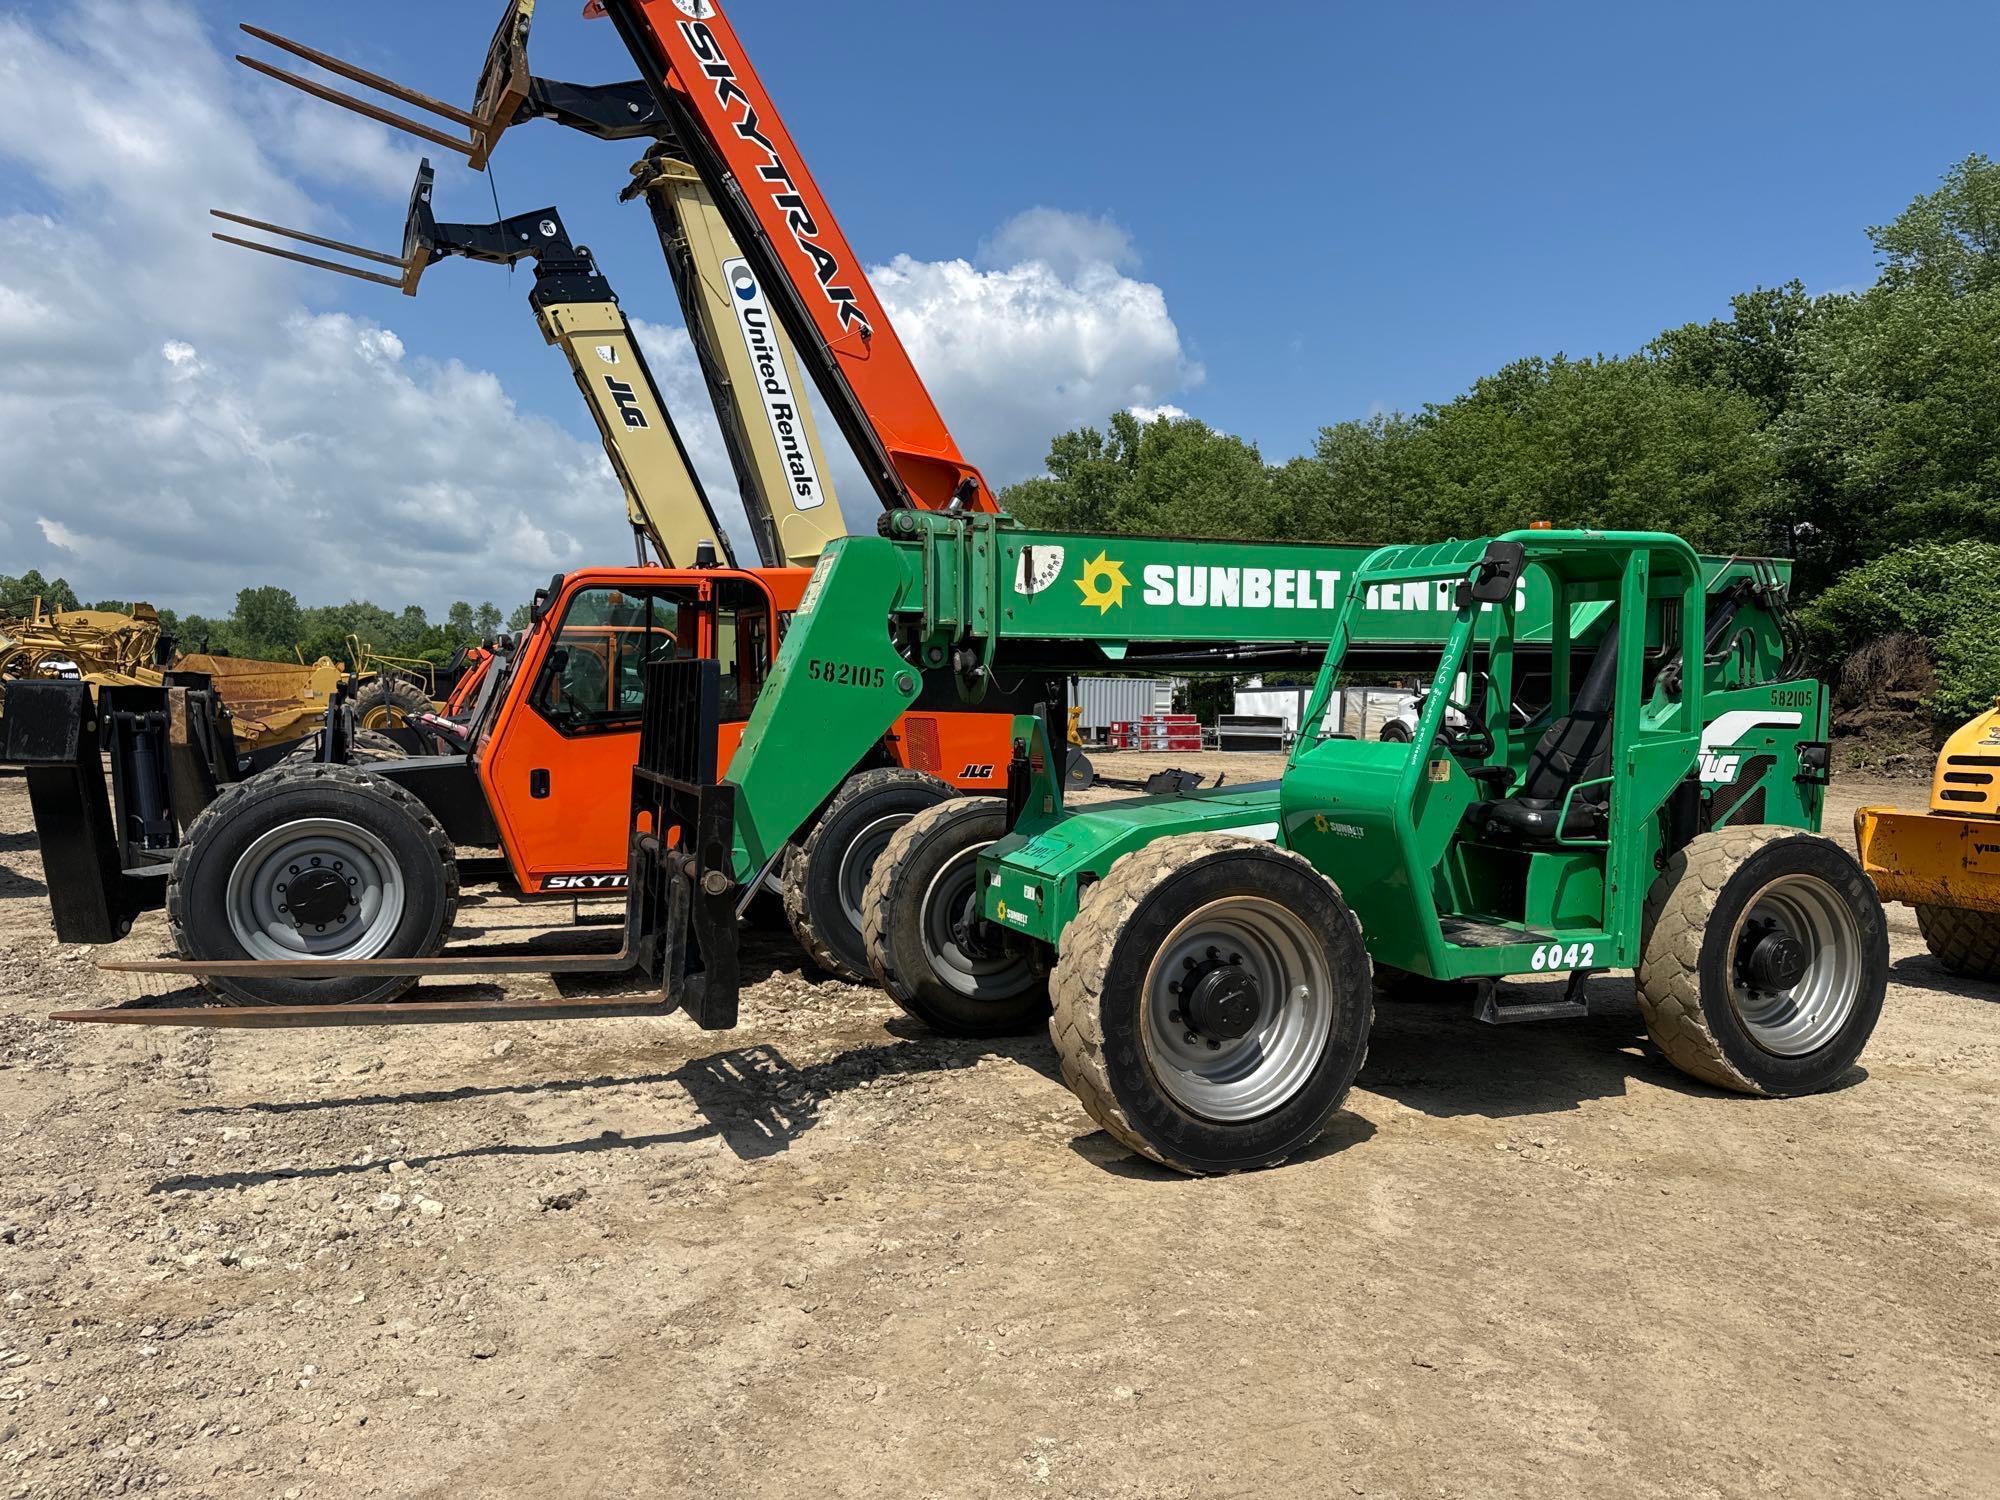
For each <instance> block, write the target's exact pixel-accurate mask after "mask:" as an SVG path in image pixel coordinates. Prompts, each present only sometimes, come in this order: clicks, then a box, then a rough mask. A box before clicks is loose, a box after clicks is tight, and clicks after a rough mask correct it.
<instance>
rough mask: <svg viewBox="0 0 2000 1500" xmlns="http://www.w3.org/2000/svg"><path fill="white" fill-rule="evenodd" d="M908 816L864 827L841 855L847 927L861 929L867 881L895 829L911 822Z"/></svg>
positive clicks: (842, 905) (884, 818)
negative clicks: (862, 907) (862, 900)
mask: <svg viewBox="0 0 2000 1500" xmlns="http://www.w3.org/2000/svg"><path fill="white" fill-rule="evenodd" d="M910 817H911V814H909V813H887V814H885V815H883V816H882V817H879V818H876V819H875V820H874V821H873V822H870V823H866V824H864V825H863V826H862V829H861V831H860V832H859V833H857V834H855V835H854V837H853V838H852V839H850V840H848V843H847V847H846V848H845V849H843V850H841V852H840V878H839V879H838V880H837V881H836V882H835V884H836V885H837V886H838V887H839V888H840V911H841V915H842V916H844V917H846V918H847V925H848V926H850V927H852V928H853V929H854V930H855V931H856V932H859V931H860V930H861V899H862V897H863V896H865V895H866V894H867V892H868V879H869V877H870V876H871V875H873V874H874V873H875V861H876V860H877V859H879V858H881V856H882V851H883V850H884V849H886V848H888V847H889V840H890V839H891V838H893V837H894V836H895V833H896V830H897V829H898V828H901V827H902V826H903V825H904V824H905V823H907V822H909V821H910Z"/></svg>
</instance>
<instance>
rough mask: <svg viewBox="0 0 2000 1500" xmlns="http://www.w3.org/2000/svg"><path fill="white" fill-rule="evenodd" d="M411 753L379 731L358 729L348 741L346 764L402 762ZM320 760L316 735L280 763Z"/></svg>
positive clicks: (301, 764)
mask: <svg viewBox="0 0 2000 1500" xmlns="http://www.w3.org/2000/svg"><path fill="white" fill-rule="evenodd" d="M409 753H410V752H409V751H407V750H405V749H404V748H403V747H402V746H401V745H399V744H397V743H396V742H395V741H394V740H392V739H390V738H389V736H388V735H386V734H384V733H382V732H381V731H380V730H379V729H357V730H355V731H354V734H353V736H352V737H351V738H350V739H349V741H348V746H347V760H346V764H348V765H350V766H365V765H368V764H369V763H371V762H373V761H378V760H401V759H403V758H404V757H405V756H407V755H408V754H409ZM318 759H319V737H318V736H317V735H315V736H314V737H313V738H312V739H311V740H309V741H308V742H307V743H305V744H303V745H301V746H299V748H298V749H296V750H294V751H292V752H291V753H290V754H289V755H287V756H285V757H284V758H283V759H282V760H280V761H279V762H278V764H279V765H281V766H304V765H311V764H312V763H313V762H315V761H317V760H318Z"/></svg>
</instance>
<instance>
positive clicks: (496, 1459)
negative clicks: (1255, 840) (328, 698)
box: [0, 757, 2000, 1500]
mask: <svg viewBox="0 0 2000 1500" xmlns="http://www.w3.org/2000/svg"><path fill="white" fill-rule="evenodd" d="M1116 759H1118V760H1122V762H1123V764H1122V765H1120V766H1119V769H1120V770H1121V771H1122V770H1126V769H1129V768H1131V767H1133V766H1134V764H1135V762H1136V758H1135V757H1123V758H1116ZM1227 763H1228V764H1230V765H1232V766H1233V767H1240V768H1241V769H1238V770H1237V771H1236V772H1235V774H1234V775H1233V777H1232V779H1234V780H1239V781H1240V780H1248V779H1253V778H1254V775H1255V774H1256V769H1259V768H1257V767H1256V766H1255V762H1254V760H1253V759H1252V758H1249V757H1230V758H1228V762H1227ZM1113 764H1114V760H1113V759H1107V761H1106V765H1107V768H1109V767H1110V766H1112V765H1113ZM1267 764H1268V763H1267ZM1921 797H1922V788H1921V787H1920V786H1912V785H1910V784H1908V783H1882V782H1865V781H1861V780H1857V779H1848V780H1846V781H1845V782H1843V783H1841V784H1839V785H1837V786H1836V788H1835V796H1834V802H1835V810H1834V812H1833V813H1832V815H1831V816H1830V817H1829V819H1828V824H1829V828H1830V829H1831V830H1832V831H1834V832H1836V833H1837V834H1839V835H1840V836H1842V837H1845V836H1846V829H1847V826H1848V822H1849V814H1850V812H1851V809H1852V808H1853V807H1854V805H1855V804H1856V803H1857V802H1859V801H1864V800H1867V801H1874V800H1900V801H1906V802H1907V801H1910V800H1913V799H1919V800H1920V799H1921ZM40 877H41V865H40V862H39V859H38V858H37V854H36V847H35V841H34V837H33V834H32V832H31V823H30V819H29V814H28V805H27V798H26V795H25V792H24V789H23V786H22V783H21V782H20V781H18V780H8V779H0V945H4V957H0V1129H3V1130H4V1132H5V1149H6V1151H7V1153H8V1156H9V1158H10V1160H9V1169H8V1170H7V1172H6V1175H5V1177H4V1179H0V1500H4V1497H20V1496H37V1497H40V1496H84V1495H89V1496H98V1495H106V1494H124V1493H127V1492H137V1493H155V1492H163V1493H166V1494H170V1495H180V1496H231V1497H234V1496H267V1495H268V1496H332V1495H340V1496H357V1495H359V1496H372V1495H381V1496H431V1495H437V1496H443V1495H452V1496H465V1495H475V1496H479V1495H536V1496H565V1497H566V1496H577V1497H584V1496H590V1497H602V1496H623V1495H640V1494H659V1495H675V1496H681V1495H686V1496H701V1497H707V1496H722V1497H728V1496H752V1495H754V1496H767V1495H768V1496H786V1497H789V1496H799V1497H823V1496H871V1497H875V1496H1040V1495H1047V1496H1088V1497H1133V1500H1156V1497H1190V1500H1221V1497H1225V1496H1258V1497H1265V1496H1310V1497H1322V1496H1348V1495H1367V1496H1409V1497H1418V1496H1425V1497H1432V1496H1464V1497H1480V1500H1487V1497H1507V1496H1522V1497H1529V1496H1533V1497H1543V1496H1551V1495H1581V1496H1606V1497H1618V1500H1631V1497H1651V1496H1658V1497H1671V1500H1699V1497H1719V1496H1732V1497H1733V1496H1756V1497H1770V1496H1802V1497H1805V1496H1810V1497H1814V1500H1824V1497H1835V1496H1839V1497H1845V1496H1883V1497H1892V1496H1893V1497H1905V1496H1950V1497H1955V1500H1957V1497H1973V1496H1981V1495H2000V1274H1996V1269H2000V1267H1997V1266H1996V1263H1997V1262H2000V1238H1996V1232H2000V1144H1996V1141H1997V1140H2000V1135H1996V1107H2000V1004H1996V1002H2000V989H1995V988H1990V987H1984V986H1977V985H1969V984H1964V983H1959V982H1955V981H1953V980H1951V979H1950V978H1949V977H1948V976H1946V975H1944V974H1943V973H1942V972H1941V971H1940V970H1939V969H1938V968H1936V967H1935V966H1934V965H1933V964H1932V963H1931V962H1930V960H1929V959H1928V957H1927V956H1925V954H1924V952H1923V949H1922V946H1921V944H1920V942H1919V940H1918V937H1917V933H1916V928H1915V925H1914V922H1913V920H1912V918H1911V916H1910V914H1909V913H1908V912H1907V911H1906V910H1903V909H1901V908H1897V909H1893V910H1892V913H1891V918H1890V922H1891V933H1892V941H1893V958H1894V964H1895V968H1894V975H1893V983H1892V986H1891V989H1890V993H1889V1003H1888V1007H1887V1010H1886V1012H1885V1014H1884V1016H1883V1020H1882V1024H1881V1028H1880V1030H1879V1031H1878V1032H1877V1033H1876V1036H1875V1040H1874V1043H1873V1045H1872V1046H1870V1048H1869V1049H1868V1051H1867V1053H1866V1054H1865V1055H1864V1057H1863V1059H1862V1062H1863V1065H1864V1070H1865V1076H1858V1077H1857V1079H1856V1080H1855V1081H1854V1082H1853V1084H1852V1085H1851V1086H1848V1087H1845V1088H1842V1089H1840V1090H1839V1091H1837V1092H1833V1093H1829V1094H1825V1095H1821V1096H1818V1097H1815V1098H1810V1099H1803V1100H1796V1101H1791V1102H1783V1103H1778V1102H1766V1101H1755V1100H1749V1099H1743V1098H1737V1097H1733V1096H1728V1095H1723V1094H1719V1093H1716V1092H1714V1091H1712V1090H1709V1089H1707V1088H1703V1087H1700V1086H1698V1085H1695V1084H1693V1083H1691V1082H1690V1081H1689V1080H1687V1079H1685V1078H1683V1077H1682V1076H1681V1075H1679V1074H1678V1073H1676V1072H1674V1071H1672V1070H1671V1069H1670V1068H1669V1067H1667V1066H1666V1065H1665V1064H1664V1063H1663V1062H1662V1061H1661V1060H1660V1059H1659V1058H1658V1057H1657V1056H1656V1055H1655V1054H1654V1053H1653V1052H1652V1051H1651V1049H1650V1048H1649V1047H1648V1046H1647V1044H1646V1042H1645V1040H1644V1033H1643V1029H1642V1027H1641V1025H1640V1022H1639V1020H1638V1016H1637V1012H1636V1010H1635V1008H1634V1006H1633V1003H1632V1000H1631V986H1630V984H1629V982H1628V981H1626V980H1622V979H1621V980H1612V979H1604V980H1601V981H1599V982H1598V983H1597V985H1596V986H1595V988H1594V992H1593V996H1592V999H1593V1003H1594V1005H1595V1006H1596V1008H1597V1010H1596V1014H1595V1015H1594V1016H1593V1017H1592V1018H1591V1019H1590V1020H1588V1021H1583V1022H1570V1023H1543V1024H1539V1025H1537V1024H1528V1025H1518V1026H1510V1027H1502V1028H1489V1027H1482V1026H1480V1025H1478V1024H1477V1023H1475V1022H1474V1021H1473V1019H1472V1018H1471V1016H1470V1015H1467V1014H1463V1013H1461V1012H1460V1011H1458V1010H1457V1009H1455V1008H1453V1009H1444V1008H1440V1007H1437V1006H1428V1005H1417V1006H1410V1005H1403V1006H1391V1005H1385V1006H1383V1007H1382V1008H1381V1010H1380V1012H1379V1017H1378V1021H1377V1025H1376V1030H1375V1035H1374V1045H1373V1051H1372V1053H1371V1055H1370V1059H1369V1062H1368V1065H1367V1067H1366V1069H1365V1070H1364V1071H1363V1073H1362V1075H1361V1078H1360V1082H1359V1085H1358V1086H1357V1087H1356V1089H1355V1091H1354V1093H1353V1095H1352V1096H1351V1098H1350V1099H1349V1101H1348V1106H1347V1110H1346V1112H1345V1113H1344V1114H1343V1115H1341V1116H1340V1117H1339V1119H1338V1121H1337V1123H1336V1126H1335V1128H1334V1129H1333V1130H1332V1131H1331V1133H1330V1134H1329V1135H1328V1136H1327V1138H1326V1139H1325V1141H1324V1142H1323V1143H1322V1144H1321V1145H1320V1146H1319V1147H1318V1148H1317V1149H1315V1150H1314V1151H1312V1152H1310V1153H1308V1154H1307V1155H1306V1156H1305V1157H1303V1158H1302V1159H1299V1160H1297V1161H1294V1162H1292V1163H1290V1164H1288V1165H1286V1166H1284V1167H1282V1168H1279V1169H1277V1170H1275V1171H1270V1172H1265V1173H1258V1174H1251V1175H1246V1176H1240V1177H1235V1178H1228V1179H1220V1180H1209V1181H1193V1180H1188V1179H1184V1178H1180V1177H1176V1176H1172V1175H1169V1174H1167V1173H1165V1172H1162V1171H1159V1170H1156V1169H1154V1168H1153V1167H1151V1166H1149V1165H1147V1164H1145V1163H1143V1162H1141V1161H1139V1160H1136V1159H1135V1158H1133V1157H1132V1156H1130V1155H1129V1154H1127V1153H1126V1152H1124V1151H1123V1150H1122V1149H1119V1148H1117V1147H1116V1146H1114V1145H1113V1144H1112V1143H1111V1142H1110V1141H1109V1139H1108V1138H1107V1137H1106V1136H1104V1135H1102V1134H1101V1133H1098V1132H1096V1131H1094V1130H1093V1129H1092V1128H1091V1126H1090V1124H1089V1121H1088V1119H1087V1118H1086V1117H1085V1116H1084V1115H1083V1113H1082V1112H1081V1110H1080V1109H1079V1108H1078V1107H1077V1106H1076V1105H1075V1104H1074V1103H1073V1102H1072V1100H1071V1098H1070V1096H1069V1094H1068V1093H1067V1092H1066V1091H1065V1090H1064V1089H1063V1087H1062V1086H1061V1084H1060V1083H1059V1082H1058V1081H1056V1078H1055V1063H1054V1058H1053V1055H1052V1053H1051V1051H1050V1048H1049V1046H1048V1044H1047V1042H1046V1040H1045V1039H1042V1038H1030V1039H1025V1040H1020V1041H1014V1042H1006V1043H997V1044H986V1043H971V1042H958V1041H945V1040H940V1039H938V1038H935V1037H932V1036H929V1035H927V1034H925V1033H924V1032H923V1031H921V1030H920V1029H919V1028H917V1027H916V1026H914V1025H912V1024H910V1023H907V1022H906V1021H904V1020H903V1019H902V1018H901V1016H900V1014H899V1013H898V1012H897V1011H896V1010H895V1009H894V1008H893V1007H892V1006H891V1005H890V1003H889V1002H888V1001H887V1000H886V999H884V998H883V997H882V996H881V995H879V994H877V993H874V992H872V991H870V990H867V989H861V988H854V987H850V986H847V985H843V984H838V983H831V982H826V981H816V980H814V979H812V978H809V977H807V976H805V975H802V973H801V968H800V959H799V958H798V956H797V954H796V951H795V950H794V949H793V948H792V947H791V945H790V944H789V942H788V941H786V942H780V941H778V940H777V939H776V938H770V939H765V940H760V942H759V943H758V945H757V947H756V949H755V951H754V953H753V954H752V955H751V957H752V960H753V966H754V968H755V969H756V970H757V972H759V973H761V974H762V975H763V977H762V978H760V979H759V981H758V982H757V983H756V985H755V986H754V987H753V988H751V989H750V990H749V991H748V993H747V995H746V997H745V1003H744V1008H743V1023H742V1026H741V1029H740V1030H739V1031H737V1032H735V1033H734V1034H728V1033H724V1034H720V1035H718V1034H710V1033H704V1032H701V1031H698V1030H696V1029H695V1028H694V1027H693V1026H692V1025H690V1024H689V1023H687V1022H686V1021H684V1020H679V1019H668V1020H612V1021H587V1022H567V1023H540V1024H534V1025H517V1026H504V1027H503V1026H498V1025H495V1026H478V1027H473V1026H462V1027H452V1028H435V1029H423V1028H406V1029H389V1028H381V1029H372V1030H367V1031H354V1032H346V1033H335V1032H310V1031H301V1032H271V1033H244V1032H220V1033H217V1032H147V1031H143V1030H126V1029H121V1028H112V1027H101V1028H81V1027H62V1026H57V1025H54V1024H52V1023H50V1022H49V1021H47V1020H46V1019H45V1017H46V1013H47V1012H49V1011H51V1010H56V1009H61V1008H65V1007H71V1006H78V1005H88V1004H97V1003H105V1002H108V1001H112V1000H115V999H117V998H119V997H121V996H134V995H137V994H138V993H139V992H140V990H139V982H137V981H133V980H130V979H125V978H121V977H120V976H115V975H105V974H100V973H98V972H97V970H96V969H95V968H94V967H93V965H94V962H95V959H96V958H97V957H98V956H99V955H98V954H96V953H94V952H91V951H85V950H79V949H64V948H61V947H58V946H57V945H56V944H55V942H54V941H53V939H52V937H51V936H50V933H49V927H48V909H47V903H46V898H45V895H44V890H43V886H42V882H41V878H40ZM460 920H461V924H462V926H463V927H465V928H476V929H485V930H488V931H493V932H496V933H497V932H500V931H504V930H506V929H508V928H510V927H517V926H518V924H519V922H520V921H521V915H520V913H519V912H518V910H517V909H513V908H510V907H509V906H508V905H507V904H506V903H503V902H499V901H492V902H489V903H486V904H483V905H480V904H472V905H469V906H468V908H467V909H466V910H465V912H464V913H463V914H462V916H461V919H460ZM122 946H123V947H125V948H129V949H131V950H133V951H137V952H164V951H165V935H164V923H163V922H162V921H161V920H160V919H159V918H158V917H153V918H150V919H148V920H147V921H146V923H145V924H144V925H143V926H142V927H141V928H140V930H139V931H138V932H137V933H135V935H134V937H133V938H132V939H131V940H129V942H128V944H126V945H122ZM162 987H164V986H162ZM533 988H534V985H533V983H523V984H520V985H514V984H510V985H509V986H508V992H509V993H528V992H531V991H532V990H533Z"/></svg>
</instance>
